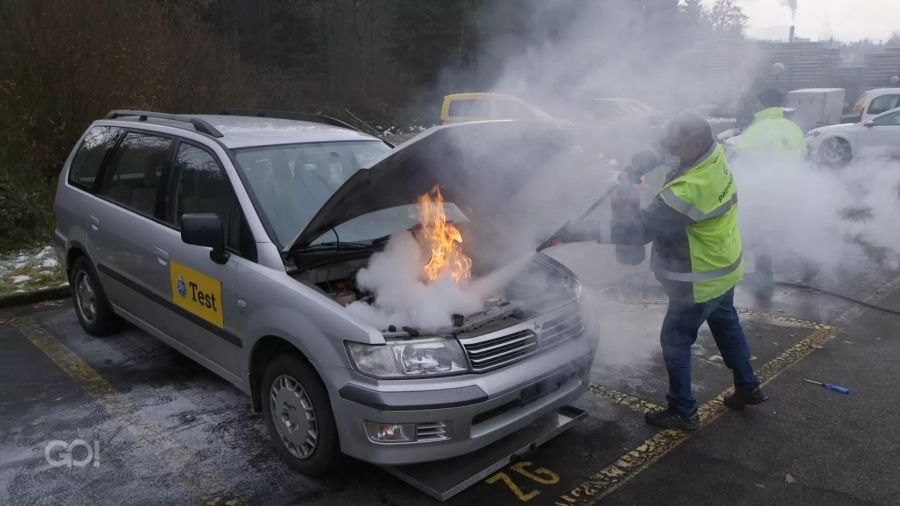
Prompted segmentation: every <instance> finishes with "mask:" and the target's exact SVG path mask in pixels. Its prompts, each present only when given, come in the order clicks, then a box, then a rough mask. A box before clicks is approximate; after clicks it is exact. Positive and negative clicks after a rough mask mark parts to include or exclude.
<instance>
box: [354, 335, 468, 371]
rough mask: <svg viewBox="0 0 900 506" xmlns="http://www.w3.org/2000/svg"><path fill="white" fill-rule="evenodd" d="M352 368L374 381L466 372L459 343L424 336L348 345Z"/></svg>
mask: <svg viewBox="0 0 900 506" xmlns="http://www.w3.org/2000/svg"><path fill="white" fill-rule="evenodd" d="M347 351H348V353H349V355H350V360H351V361H352V362H353V365H354V366H356V368H357V369H358V370H359V371H360V372H361V373H363V374H367V375H369V376H374V377H376V378H384V379H392V378H420V377H423V376H445V375H448V374H459V373H464V372H468V371H469V364H468V362H467V361H466V354H465V353H464V352H463V349H462V346H460V344H459V341H457V340H456V339H453V338H448V337H427V338H422V339H408V340H402V341H388V342H387V343H386V344H363V343H353V342H347Z"/></svg>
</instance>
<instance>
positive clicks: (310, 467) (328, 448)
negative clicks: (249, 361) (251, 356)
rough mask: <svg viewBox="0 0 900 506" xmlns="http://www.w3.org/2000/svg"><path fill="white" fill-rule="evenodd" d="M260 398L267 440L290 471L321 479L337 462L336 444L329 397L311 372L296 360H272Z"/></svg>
mask: <svg viewBox="0 0 900 506" xmlns="http://www.w3.org/2000/svg"><path fill="white" fill-rule="evenodd" d="M261 388H262V392H261V394H262V395H261V396H260V398H261V399H262V401H263V402H262V404H263V416H264V418H265V420H266V425H267V426H268V428H269V437H270V438H271V440H272V444H273V445H275V449H276V451H277V452H278V454H279V455H280V456H281V458H283V459H284V460H285V461H286V462H287V463H288V464H289V465H290V466H291V467H293V468H294V469H296V470H298V471H300V472H301V473H303V474H306V475H309V476H323V475H326V474H328V473H329V472H330V471H332V470H333V469H334V468H335V467H336V466H337V464H338V463H339V462H340V460H341V452H340V444H339V440H338V434H337V427H336V426H335V423H334V414H333V413H332V412H331V403H330V402H329V400H328V392H326V391H325V387H324V386H323V385H322V382H321V380H320V379H319V377H318V375H316V373H315V371H314V370H313V369H312V367H310V366H309V364H307V363H306V362H304V361H303V360H302V359H301V358H300V357H297V356H296V355H279V356H278V357H275V359H274V360H272V361H271V362H270V363H269V365H268V367H266V372H265V374H264V376H263V381H262V385H261Z"/></svg>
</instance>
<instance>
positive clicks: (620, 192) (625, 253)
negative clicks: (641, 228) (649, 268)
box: [610, 178, 647, 265]
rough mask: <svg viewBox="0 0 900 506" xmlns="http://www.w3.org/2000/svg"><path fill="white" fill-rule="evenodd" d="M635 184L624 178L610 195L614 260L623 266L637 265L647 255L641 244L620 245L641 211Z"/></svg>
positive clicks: (639, 198)
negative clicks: (614, 244) (614, 247)
mask: <svg viewBox="0 0 900 506" xmlns="http://www.w3.org/2000/svg"><path fill="white" fill-rule="evenodd" d="M636 186H637V185H636V184H634V183H633V182H632V181H630V180H628V178H625V179H624V180H622V181H619V184H618V185H616V190H615V191H614V192H613V194H612V199H611V200H610V207H611V208H612V236H613V238H614V241H615V242H616V243H617V244H616V260H618V262H619V263H621V264H625V265H638V264H639V263H641V262H643V261H644V258H645V256H646V254H647V252H646V249H645V248H644V245H643V244H627V243H626V244H621V243H620V242H619V240H623V239H624V240H626V241H627V237H628V236H629V235H630V234H631V230H633V228H634V223H635V221H636V220H637V216H638V213H639V212H640V210H641V195H640V193H639V192H638V189H637V188H636Z"/></svg>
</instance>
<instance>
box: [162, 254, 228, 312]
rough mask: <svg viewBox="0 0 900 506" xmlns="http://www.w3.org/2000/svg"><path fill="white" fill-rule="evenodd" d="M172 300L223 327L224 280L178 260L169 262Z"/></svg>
mask: <svg viewBox="0 0 900 506" xmlns="http://www.w3.org/2000/svg"><path fill="white" fill-rule="evenodd" d="M169 279H170V281H171V282H172V302H174V303H175V304H176V305H178V306H179V307H181V308H182V309H184V310H186V311H188V312H189V313H192V314H195V315H197V316H199V317H200V318H203V319H204V320H206V321H208V322H209V323H212V324H213V325H215V326H217V327H219V328H222V327H224V326H225V319H224V316H223V314H222V282H221V281H219V280H218V279H216V278H211V277H209V276H207V275H206V274H203V273H202V272H198V271H195V270H194V269H191V268H190V267H187V266H185V265H182V264H180V263H178V262H174V261H171V262H169Z"/></svg>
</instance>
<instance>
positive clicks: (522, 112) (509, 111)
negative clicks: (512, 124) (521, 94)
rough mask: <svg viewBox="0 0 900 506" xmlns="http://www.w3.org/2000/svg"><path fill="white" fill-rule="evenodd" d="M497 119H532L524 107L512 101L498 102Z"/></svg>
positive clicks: (530, 113) (529, 112)
mask: <svg viewBox="0 0 900 506" xmlns="http://www.w3.org/2000/svg"><path fill="white" fill-rule="evenodd" d="M496 103H497V119H530V118H533V117H534V114H532V112H531V111H529V110H528V108H527V107H525V106H524V105H522V104H520V103H518V102H514V101H512V100H498V101H497V102H496Z"/></svg>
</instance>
